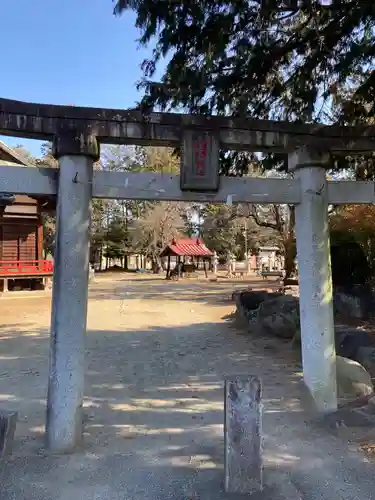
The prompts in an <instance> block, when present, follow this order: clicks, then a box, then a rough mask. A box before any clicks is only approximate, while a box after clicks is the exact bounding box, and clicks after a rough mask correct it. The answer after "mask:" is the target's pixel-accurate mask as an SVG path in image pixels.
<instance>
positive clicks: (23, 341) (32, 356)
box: [0, 275, 375, 500]
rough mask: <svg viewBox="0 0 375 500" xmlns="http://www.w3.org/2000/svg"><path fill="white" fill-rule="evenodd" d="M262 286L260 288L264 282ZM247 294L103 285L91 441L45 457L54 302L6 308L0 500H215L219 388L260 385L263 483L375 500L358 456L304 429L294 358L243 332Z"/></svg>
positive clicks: (93, 351) (96, 290)
mask: <svg viewBox="0 0 375 500" xmlns="http://www.w3.org/2000/svg"><path fill="white" fill-rule="evenodd" d="M256 285H257V286H261V285H262V284H261V283H260V282H258V283H257V284H256ZM243 287H244V282H242V281H238V282H237V283H236V284H234V283H230V282H225V281H222V282H217V283H214V282H210V281H207V280H206V281H202V280H201V281H195V280H185V281H180V282H166V281H165V280H162V279H157V278H153V277H149V276H135V275H129V276H125V277H124V276H123V275H116V276H99V277H98V278H97V282H96V283H95V284H93V285H92V286H91V287H90V299H89V311H88V333H87V366H86V389H85V404H84V405H85V442H84V447H83V449H82V450H79V451H78V452H77V453H75V454H74V455H69V456H68V455H67V456H49V455H48V454H47V453H46V452H45V451H44V450H43V432H44V421H45V401H46V390H47V375H48V350H49V333H48V330H49V322H50V295H49V294H48V293H43V292H42V293H39V295H30V294H29V295H28V296H27V297H24V296H19V295H13V296H11V294H9V298H4V297H3V298H0V317H1V319H2V321H1V327H0V338H1V343H0V345H1V352H0V359H1V365H0V404H1V407H3V408H4V409H15V410H17V411H18V412H19V423H18V426H17V433H16V441H15V447H14V452H13V456H12V458H11V459H10V460H9V462H8V463H4V464H3V465H2V466H1V477H0V498H1V500H32V499H38V500H94V499H97V500H99V499H100V500H102V499H103V500H119V499H135V500H143V499H150V500H159V499H160V500H161V499H163V500H165V499H170V498H171V499H172V498H173V499H176V500H177V499H181V500H188V499H189V500H191V499H196V500H198V499H202V500H211V499H212V500H213V499H215V500H220V499H221V498H226V497H225V495H224V493H223V451H224V442H223V382H224V378H225V376H227V375H231V374H256V375H260V376H262V379H263V384H264V408H265V410H264V412H265V416H264V457H265V474H266V475H267V473H268V472H270V471H273V470H282V471H284V472H285V473H287V474H288V475H289V476H290V477H291V478H292V480H293V482H294V483H295V484H296V485H298V488H299V489H300V491H301V498H304V499H305V498H306V499H311V500H314V499H320V498H322V499H325V498H327V499H341V498H343V499H348V500H349V499H350V500H355V499H366V500H367V499H371V498H374V499H375V488H374V480H373V479H372V477H373V466H372V464H369V463H367V462H366V458H365V456H364V455H362V454H360V453H358V452H357V451H354V450H351V449H349V448H348V447H347V446H346V445H344V444H343V443H341V442H339V441H338V440H336V439H335V438H333V437H330V436H327V435H326V434H322V433H321V431H319V430H317V429H312V428H311V427H310V426H309V425H308V424H306V422H305V420H304V418H303V416H302V415H303V414H302V413H301V409H300V405H299V400H298V390H297V387H298V381H299V379H300V368H298V366H297V365H298V363H296V359H295V354H294V353H293V352H292V350H291V347H290V345H287V344H282V343H276V342H275V341H274V340H272V339H264V338H254V337H252V336H251V335H249V334H246V335H244V334H241V333H240V332H239V331H238V330H236V329H235V328H234V327H233V325H232V323H231V322H230V321H229V320H228V319H227V316H228V315H229V314H230V313H232V311H233V310H234V305H233V303H232V302H231V301H230V300H229V298H230V296H231V293H232V291H233V289H234V288H243Z"/></svg>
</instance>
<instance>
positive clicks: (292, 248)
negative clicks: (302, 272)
mask: <svg viewBox="0 0 375 500" xmlns="http://www.w3.org/2000/svg"><path fill="white" fill-rule="evenodd" d="M295 258H296V243H295V241H294V238H289V239H288V240H286V241H284V259H285V264H284V268H285V279H286V280H287V279H289V278H290V277H291V276H292V275H293V274H294V273H295V270H296V264H295Z"/></svg>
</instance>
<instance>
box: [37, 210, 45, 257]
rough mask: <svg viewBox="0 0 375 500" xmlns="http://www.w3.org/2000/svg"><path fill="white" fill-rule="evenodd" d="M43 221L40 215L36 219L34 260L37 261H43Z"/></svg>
mask: <svg viewBox="0 0 375 500" xmlns="http://www.w3.org/2000/svg"><path fill="white" fill-rule="evenodd" d="M43 257H44V253H43V220H42V216H41V215H40V216H39V218H38V226H37V238H36V258H37V260H43Z"/></svg>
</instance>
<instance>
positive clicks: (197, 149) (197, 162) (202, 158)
mask: <svg viewBox="0 0 375 500" xmlns="http://www.w3.org/2000/svg"><path fill="white" fill-rule="evenodd" d="M207 149H208V148H207V140H206V139H205V138H202V137H198V138H196V139H195V140H194V142H193V153H194V170H195V174H196V175H200V176H204V175H205V167H206V161H207V153H208V151H207Z"/></svg>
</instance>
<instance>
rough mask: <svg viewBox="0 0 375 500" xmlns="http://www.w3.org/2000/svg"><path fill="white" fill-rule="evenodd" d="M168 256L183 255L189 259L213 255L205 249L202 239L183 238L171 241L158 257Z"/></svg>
mask: <svg viewBox="0 0 375 500" xmlns="http://www.w3.org/2000/svg"><path fill="white" fill-rule="evenodd" d="M168 255H178V256H180V257H183V256H184V255H189V256H190V257H211V256H212V255H213V253H212V252H211V250H209V249H208V248H207V247H206V245H205V244H204V241H203V240H202V239H200V238H185V239H181V240H175V239H173V240H172V242H171V243H170V244H169V245H167V246H166V247H165V248H164V250H163V251H162V253H161V254H160V257H166V256H168Z"/></svg>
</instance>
